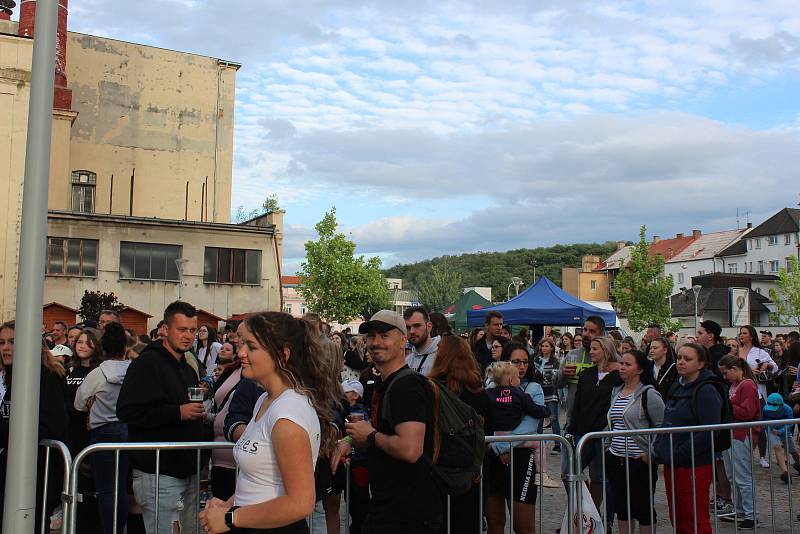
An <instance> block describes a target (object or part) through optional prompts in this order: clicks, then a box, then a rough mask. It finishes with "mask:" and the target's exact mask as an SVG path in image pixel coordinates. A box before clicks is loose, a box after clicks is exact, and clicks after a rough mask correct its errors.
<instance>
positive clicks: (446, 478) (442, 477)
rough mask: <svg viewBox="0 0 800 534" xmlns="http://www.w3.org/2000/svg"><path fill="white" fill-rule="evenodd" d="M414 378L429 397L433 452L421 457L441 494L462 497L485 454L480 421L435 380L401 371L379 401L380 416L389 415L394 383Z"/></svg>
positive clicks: (387, 417)
mask: <svg viewBox="0 0 800 534" xmlns="http://www.w3.org/2000/svg"><path fill="white" fill-rule="evenodd" d="M408 375H414V376H416V377H419V379H421V380H425V381H426V382H427V384H428V386H429V387H430V389H431V392H432V394H433V450H432V451H431V454H427V453H425V454H423V457H424V458H425V461H426V462H427V463H428V465H429V466H430V467H431V470H432V471H433V473H434V475H435V477H434V478H435V479H436V480H437V481H438V482H439V485H440V486H441V488H442V491H443V492H444V493H447V494H448V495H453V496H456V495H463V494H464V493H466V492H468V491H469V490H470V489H471V488H472V485H473V484H474V483H476V482H478V481H479V480H480V473H481V465H482V464H483V455H484V451H485V445H484V433H483V418H482V417H481V416H480V415H478V413H477V412H476V411H475V410H474V409H473V408H472V407H471V406H469V405H468V404H467V403H465V402H464V401H462V400H461V399H459V398H458V395H456V394H455V393H453V392H452V391H450V390H449V389H447V387H446V386H445V385H444V384H443V383H441V382H439V381H438V380H431V379H429V378H426V377H424V376H423V375H421V374H419V373H416V372H414V371H413V370H411V369H408V368H405V369H402V370H400V371H398V372H397V377H396V378H395V379H394V380H392V382H391V383H390V384H389V386H388V387H387V388H386V391H385V392H384V393H383V398H382V399H381V417H382V418H383V419H384V420H386V421H391V418H390V416H389V414H390V409H389V402H388V399H389V392H390V391H391V390H392V385H394V383H395V382H396V381H397V380H400V379H402V378H403V377H406V376H408Z"/></svg>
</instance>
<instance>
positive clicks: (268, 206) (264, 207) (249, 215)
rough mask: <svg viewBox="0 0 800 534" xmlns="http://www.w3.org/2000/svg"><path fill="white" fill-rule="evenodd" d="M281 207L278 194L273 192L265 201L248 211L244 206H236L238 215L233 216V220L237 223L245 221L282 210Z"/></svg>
mask: <svg viewBox="0 0 800 534" xmlns="http://www.w3.org/2000/svg"><path fill="white" fill-rule="evenodd" d="M280 209H281V207H280V206H279V205H278V195H276V194H274V193H273V194H271V195H268V196H267V198H266V199H265V200H264V202H262V203H261V206H259V207H258V208H256V209H254V210H250V211H247V210H246V209H244V206H239V207H238V208H236V215H234V216H233V221H234V222H235V223H243V222H245V221H249V220H250V219H255V218H256V217H259V216H261V215H266V214H267V213H272V212H273V211H280Z"/></svg>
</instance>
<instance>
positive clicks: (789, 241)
mask: <svg viewBox="0 0 800 534" xmlns="http://www.w3.org/2000/svg"><path fill="white" fill-rule="evenodd" d="M783 244H784V245H791V244H792V234H786V235H785V236H783Z"/></svg>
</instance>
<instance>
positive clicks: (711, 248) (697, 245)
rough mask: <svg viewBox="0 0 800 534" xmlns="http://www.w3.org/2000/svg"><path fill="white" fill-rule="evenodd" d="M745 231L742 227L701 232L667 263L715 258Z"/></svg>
mask: <svg viewBox="0 0 800 534" xmlns="http://www.w3.org/2000/svg"><path fill="white" fill-rule="evenodd" d="M744 231H745V230H744V229H743V228H742V229H736V230H725V231H722V232H711V233H710V234H701V235H700V236H699V237H698V238H697V239H695V240H694V241H692V242H691V243H689V245H688V246H687V247H686V248H684V249H683V250H682V251H681V252H679V253H677V254H675V256H673V257H672V258H670V259H669V260H667V263H681V262H687V261H697V260H707V259H711V258H714V257H715V256H717V255H719V253H720V251H722V250H724V249H725V248H726V247H727V246H728V245H730V244H731V243H733V242H734V241H735V240H737V239H739V237H740V236H741V235H742V233H743V232H744Z"/></svg>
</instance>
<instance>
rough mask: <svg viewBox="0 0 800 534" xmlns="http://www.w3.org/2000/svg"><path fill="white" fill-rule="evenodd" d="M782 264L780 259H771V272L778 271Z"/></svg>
mask: <svg viewBox="0 0 800 534" xmlns="http://www.w3.org/2000/svg"><path fill="white" fill-rule="evenodd" d="M780 265H781V262H779V261H778V260H770V262H769V272H771V273H777V272H778V269H780V268H781V266H780Z"/></svg>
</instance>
